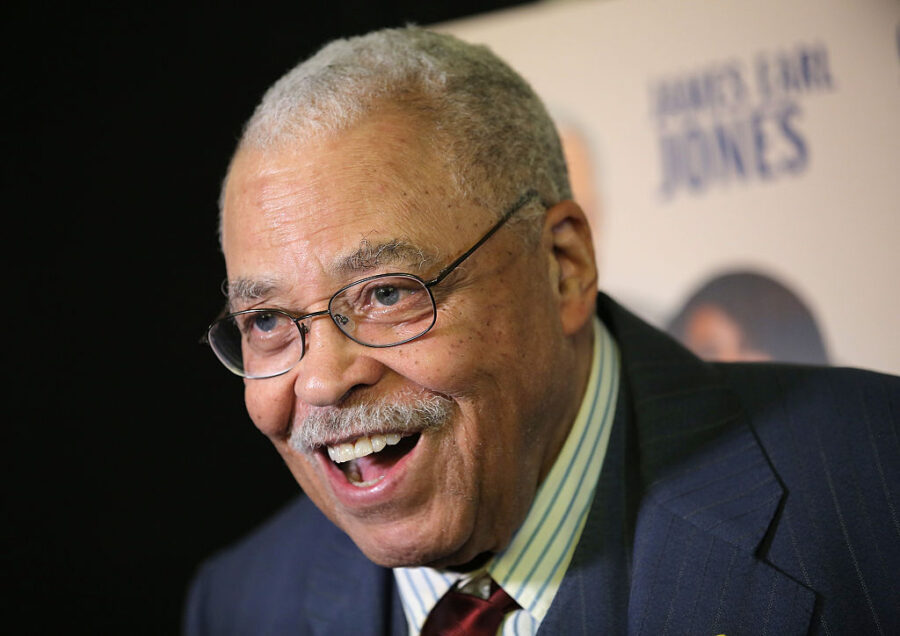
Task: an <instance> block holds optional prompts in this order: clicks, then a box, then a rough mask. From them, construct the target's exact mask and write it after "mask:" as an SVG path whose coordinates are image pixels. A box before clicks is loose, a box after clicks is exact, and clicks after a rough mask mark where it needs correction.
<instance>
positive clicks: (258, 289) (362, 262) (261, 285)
mask: <svg viewBox="0 0 900 636" xmlns="http://www.w3.org/2000/svg"><path fill="white" fill-rule="evenodd" d="M437 260H438V256H437V255H436V254H434V253H433V252H430V251H428V250H425V249H423V248H421V247H419V246H416V245H413V244H412V243H410V242H408V241H405V240H402V239H391V240H388V241H383V242H378V243H372V242H370V241H369V240H368V239H365V238H364V239H362V240H361V241H360V243H359V247H358V248H357V249H356V250H354V251H353V252H351V253H350V254H347V255H346V256H342V257H339V258H338V259H336V261H335V263H334V264H333V265H332V266H331V267H330V268H329V269H331V270H332V272H333V273H335V274H337V275H343V276H346V275H351V274H363V273H365V272H367V271H370V270H372V269H375V268H376V267H382V266H385V265H391V266H395V267H397V268H399V269H413V270H419V271H421V270H423V269H424V268H425V267H426V266H428V265H429V264H431V263H433V262H436V261H437ZM280 288H281V285H280V284H279V283H278V281H276V280H274V279H267V278H262V279H253V278H235V279H234V280H229V281H225V282H224V284H223V290H222V291H223V292H224V293H225V296H226V297H227V298H228V305H227V307H228V309H229V311H233V310H234V308H235V307H237V306H238V305H239V304H240V303H247V302H251V301H254V300H259V299H260V298H265V297H266V296H270V295H272V294H273V293H277V292H278V291H279V290H280Z"/></svg>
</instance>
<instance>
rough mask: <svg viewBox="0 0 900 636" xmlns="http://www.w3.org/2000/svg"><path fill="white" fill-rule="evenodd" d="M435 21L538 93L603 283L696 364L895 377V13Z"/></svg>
mask: <svg viewBox="0 0 900 636" xmlns="http://www.w3.org/2000/svg"><path fill="white" fill-rule="evenodd" d="M434 28H436V29H438V30H442V31H445V32H449V33H453V34H455V35H457V36H459V37H461V38H462V39H464V40H467V41H470V42H476V43H483V44H486V45H488V46H489V47H490V48H491V49H493V50H494V51H495V52H496V53H497V54H498V55H500V56H501V57H503V58H504V59H505V60H507V61H508V62H509V63H510V64H512V66H513V67H515V68H516V69H517V70H518V71H519V72H521V73H522V75H523V76H524V77H525V78H526V79H528V81H530V82H531V84H532V85H533V86H534V88H535V90H536V91H537V92H538V93H539V94H540V95H541V96H542V98H543V99H544V101H545V103H546V104H547V106H548V108H549V109H550V111H551V113H552V114H553V116H554V118H555V120H556V122H557V125H558V127H559V130H560V134H561V137H562V139H563V143H564V146H565V148H566V153H567V157H568V159H569V163H570V174H571V177H572V182H573V188H574V191H575V198H576V199H577V200H578V201H579V202H580V203H581V204H582V206H583V207H584V208H585V210H586V211H587V212H588V214H589V216H590V218H591V220H592V224H593V231H594V240H595V245H596V249H597V254H598V260H599V264H600V285H601V288H602V289H603V290H605V291H607V292H609V293H610V294H611V295H613V296H614V297H615V298H617V299H618V300H620V301H621V302H623V303H624V304H626V305H627V306H629V307H630V308H631V309H632V310H634V311H635V312H636V313H638V314H639V315H641V316H642V317H644V318H645V319H646V320H648V321H649V322H651V323H653V324H655V325H657V326H659V327H661V328H664V329H667V330H668V331H670V333H672V334H673V335H675V336H676V337H678V338H680V339H681V340H682V341H684V342H685V343H686V344H688V346H690V347H691V348H693V349H694V350H695V351H697V352H698V353H699V354H701V355H703V356H705V357H707V358H709V359H749V360H759V359H770V358H773V359H779V360H788V361H797V362H827V363H829V364H835V365H851V366H860V367H865V368H871V369H876V370H882V371H888V372H891V373H900V335H898V333H897V331H898V329H900V2H897V1H896V0H859V1H857V2H846V0H755V1H754V2H748V1H746V0H742V1H738V0H719V1H717V2H709V1H707V0H666V1H656V2H650V1H640V0H594V1H591V0H582V1H570V2H539V3H536V4H531V5H525V6H522V7H518V8H516V9H512V10H506V11H501V12H497V13H493V14H484V15H481V16H477V17H474V18H470V19H466V20H462V21H457V22H452V23H445V24H440V25H435V26H434Z"/></svg>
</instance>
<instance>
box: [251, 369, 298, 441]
mask: <svg viewBox="0 0 900 636" xmlns="http://www.w3.org/2000/svg"><path fill="white" fill-rule="evenodd" d="M273 379H274V378H270V379H268V380H264V381H262V382H260V381H256V380H245V381H244V403H245V404H246V406H247V414H248V415H250V419H251V420H253V423H254V424H255V425H256V428H258V429H259V430H260V432H261V433H262V434H263V435H265V436H266V437H270V438H274V437H279V436H283V435H284V434H286V432H287V431H289V430H290V418H291V412H292V405H293V399H292V398H293V393H292V392H291V391H290V390H289V387H284V386H282V383H279V382H273Z"/></svg>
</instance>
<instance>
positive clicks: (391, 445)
mask: <svg viewBox="0 0 900 636" xmlns="http://www.w3.org/2000/svg"><path fill="white" fill-rule="evenodd" d="M421 436H422V435H421V433H413V434H408V435H401V434H400V433H387V434H384V435H381V434H378V435H368V436H363V437H360V438H358V439H356V440H353V441H349V442H346V443H343V444H335V445H332V446H327V447H326V449H327V453H328V457H329V458H330V459H331V461H332V462H334V463H335V464H336V465H337V467H338V468H340V470H341V472H343V473H344V476H345V477H346V478H347V481H348V482H350V483H351V484H352V485H354V486H356V487H358V488H368V487H370V486H374V485H375V484H377V483H378V482H380V481H381V480H382V479H384V477H385V475H386V474H387V473H388V472H389V471H390V470H391V468H393V467H394V465H396V464H397V462H398V461H400V460H401V459H402V458H403V457H405V456H406V455H407V454H408V453H409V452H410V451H411V450H412V449H413V448H414V447H415V446H416V444H417V443H418V442H419V438H420V437H421Z"/></svg>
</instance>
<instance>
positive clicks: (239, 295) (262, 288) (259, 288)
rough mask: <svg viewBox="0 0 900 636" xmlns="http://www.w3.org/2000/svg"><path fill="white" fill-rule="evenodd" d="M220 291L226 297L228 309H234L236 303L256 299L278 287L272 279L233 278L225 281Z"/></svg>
mask: <svg viewBox="0 0 900 636" xmlns="http://www.w3.org/2000/svg"><path fill="white" fill-rule="evenodd" d="M222 287H223V289H222V291H223V292H224V293H225V296H226V297H227V298H228V305H227V307H228V309H229V310H234V308H235V307H236V305H237V303H239V302H249V301H251V300H258V299H260V298H263V297H265V296H268V295H269V294H271V293H272V292H273V291H274V290H276V289H278V284H277V283H276V282H275V281H273V280H267V279H260V280H255V279H252V278H235V279H234V280H228V281H225V283H224V285H223V286H222Z"/></svg>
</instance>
